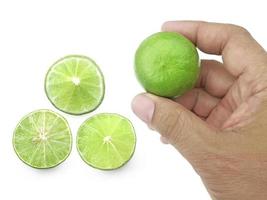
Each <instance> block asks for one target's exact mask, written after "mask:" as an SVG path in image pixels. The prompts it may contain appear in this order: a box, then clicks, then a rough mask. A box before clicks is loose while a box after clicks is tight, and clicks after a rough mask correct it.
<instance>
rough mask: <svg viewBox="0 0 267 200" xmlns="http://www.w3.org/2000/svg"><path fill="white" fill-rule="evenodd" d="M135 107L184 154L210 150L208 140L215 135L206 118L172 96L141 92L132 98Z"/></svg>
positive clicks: (141, 116) (145, 120)
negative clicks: (199, 116)
mask: <svg viewBox="0 0 267 200" xmlns="http://www.w3.org/2000/svg"><path fill="white" fill-rule="evenodd" d="M132 109H133V112H134V113H135V114H136V115H137V116H138V117H139V118H140V119H141V120H143V121H144V122H145V123H146V124H147V125H148V126H149V127H151V128H153V129H155V130H156V131H158V132H159V133H160V134H161V135H162V136H163V137H164V138H166V139H167V140H168V142H169V143H171V144H172V145H173V146H175V147H176V148H177V149H178V150H179V151H180V152H181V153H182V154H184V156H185V157H186V154H187V153H189V154H193V153H194V152H196V153H200V152H203V151H205V150H207V148H208V147H207V144H208V140H210V139H212V138H211V137H212V135H214V134H211V129H210V128H209V127H208V126H207V124H206V123H205V122H204V121H202V120H201V119H200V118H198V117H197V116H196V115H195V114H193V113H192V112H191V111H189V110H187V109H186V108H184V107H183V106H181V105H180V104H178V103H176V102H174V101H172V100H170V99H166V98H162V97H158V96H155V95H152V94H140V95H137V96H136V97H135V98H134V99H133V102H132Z"/></svg>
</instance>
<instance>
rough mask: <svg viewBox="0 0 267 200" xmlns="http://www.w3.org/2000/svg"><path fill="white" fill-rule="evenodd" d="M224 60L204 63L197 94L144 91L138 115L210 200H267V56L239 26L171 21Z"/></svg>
mask: <svg viewBox="0 0 267 200" xmlns="http://www.w3.org/2000/svg"><path fill="white" fill-rule="evenodd" d="M163 31H173V32H179V33H181V34H183V35H184V36H185V37H187V38H188V39H190V40H191V41H192V42H193V43H194V44H195V45H196V46H197V47H198V48H199V49H200V50H201V51H203V52H205V53H208V54H215V55H222V59H223V63H221V62H218V61H215V60H202V61H201V72H200V77H199V80H198V82H197V84H196V86H195V88H194V89H192V90H191V91H189V92H187V93H186V94H184V95H183V96H180V97H178V98H176V99H173V100H170V99H166V98H162V97H157V96H154V95H151V94H140V95H138V96H136V97H135V98H134V100H133V102H132V108H133V111H134V112H135V114H136V115H137V116H138V117H139V118H141V119H142V120H143V121H144V122H145V123H147V124H148V125H149V126H150V127H151V128H153V129H155V130H157V131H158V132H159V133H160V134H161V135H162V138H163V141H164V142H166V141H167V142H168V143H170V144H172V145H173V146H174V147H175V148H176V149H177V150H178V151H179V152H180V153H181V154H182V155H183V156H184V157H185V158H186V159H187V160H188V161H189V162H190V163H191V165H192V166H193V168H194V169H195V170H196V172H197V173H198V174H199V175H200V177H201V178H202V180H203V182H204V184H205V186H206V188H207V190H208V192H209V193H210V195H211V197H212V199H216V200H239V199H240V200H241V199H242V200H246V199H247V200H251V199H255V200H264V199H265V200H266V199H267V54H266V52H265V50H264V49H263V48H262V47H261V46H260V45H259V44H258V43H257V42H256V41H255V40H254V39H253V38H252V36H251V35H250V34H249V33H248V31H247V30H245V29H244V28H242V27H239V26H235V25H229V24H217V23H207V22H195V21H178V22H167V23H165V24H164V25H163Z"/></svg>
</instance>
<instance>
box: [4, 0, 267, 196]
mask: <svg viewBox="0 0 267 200" xmlns="http://www.w3.org/2000/svg"><path fill="white" fill-rule="evenodd" d="M249 2H250V3H247V2H245V1H229V2H228V1H214V0H210V1H208V0H202V1H192V0H183V1H179V0H176V1H171V0H162V1H156V0H153V1H145V0H142V1H139V0H132V1H127V0H107V1H104V0H84V1H82V0H72V1H70V0H62V1H57V0H44V1H38V0H32V1H31V0H17V1H15V0H0V92H1V94H0V96H1V98H0V199H2V200H3V199H27V200H33V199H38V200H43V199H44V200H47V199H56V198H57V199H116V200H122V199H128V200H132V199H134V200H136V199H167V200H171V199H198V200H205V199H209V195H208V193H207V192H206V190H205V188H204V186H203V185H202V182H201V180H200V178H199V177H198V175H196V174H195V172H194V170H193V169H192V168H191V167H190V165H189V164H188V163H187V161H185V160H184V159H183V158H182V156H181V155H180V154H179V153H178V152H177V151H176V150H175V149H174V148H172V147H171V146H169V145H162V144H161V143H160V141H159V135H158V134H157V133H155V132H152V131H150V130H149V129H148V128H147V127H146V126H145V125H144V124H143V123H141V121H139V120H138V119H137V118H136V117H135V116H134V114H133V113H132V111H131V109H130V102H131V99H132V97H133V96H134V95H135V94H137V93H139V92H142V91H143V89H142V88H141V87H140V85H139V84H138V82H137V81H136V79H135V75H134V71H133V56H134V53H135V49H136V48H137V46H138V44H139V43H140V42H141V40H143V39H144V38H145V37H147V36H148V35H150V34H152V33H154V32H157V31H159V30H160V27H161V24H162V23H163V22H164V21H166V20H175V19H177V20H181V19H198V20H208V21H217V22H228V23H236V24H239V25H242V26H244V27H246V28H247V29H249V31H250V32H251V33H252V34H253V35H254V36H255V38H256V39H257V40H258V41H259V42H260V43H261V44H262V45H263V46H265V47H267V37H266V36H267V29H266V19H267V13H266V6H264V4H263V3H264V1H258V2H257V1H255V0H254V1H249ZM68 54H84V55H87V56H89V57H91V58H93V59H94V60H95V61H96V62H97V63H98V65H99V66H100V67H101V69H102V71H103V74H104V76H105V81H106V95H105V99H104V101H103V103H102V105H101V106H100V107H99V108H98V109H97V110H96V111H94V112H93V113H91V114H88V115H85V116H81V117H73V116H70V115H67V114H64V113H61V112H60V113H61V114H62V115H63V116H65V117H66V118H67V119H68V121H69V123H70V126H71V128H72V132H73V138H74V140H75V136H76V130H77V128H78V127H79V125H80V124H81V123H82V122H83V121H84V120H85V119H86V118H88V117H89V116H91V115H93V114H96V113H99V112H116V113H120V114H122V115H124V116H126V117H128V118H129V119H130V120H132V122H133V124H134V126H135V128H136V132H137V139H138V141H137V148H136V152H135V155H134V157H133V158H132V160H131V161H130V162H129V163H128V164H127V165H126V166H124V167H123V168H121V169H119V170H117V171H108V172H103V171H99V170H96V169H93V168H91V167H89V166H87V165H86V164H85V163H84V162H83V161H82V160H81V159H80V157H79V155H78V153H77V151H76V147H75V145H73V149H72V153H71V155H70V157H69V158H68V159H67V160H66V161H65V162H64V163H62V164H61V165H60V166H58V167H56V168H54V169H49V170H36V169H32V168H30V167H28V166H26V165H25V164H24V163H22V162H21V161H20V160H19V159H18V158H17V156H16V154H15V153H14V151H13V148H12V142H11V141H12V132H13V129H14V127H15V126H16V123H17V122H18V121H19V120H20V118H21V117H23V115H25V114H27V113H28V112H31V111H33V110H35V109H39V108H49V109H52V110H56V109H55V108H54V107H53V106H52V105H51V104H50V103H49V101H48V100H47V98H46V96H45V93H44V89H43V82H44V76H45V73H46V71H47V70H48V68H49V66H50V65H51V64H52V63H53V62H54V61H56V60H57V59H58V58H61V57H62V56H65V55H68ZM201 56H202V58H204V57H205V58H206V57H207V55H204V54H201Z"/></svg>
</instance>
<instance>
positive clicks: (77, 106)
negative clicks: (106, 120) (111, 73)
mask: <svg viewBox="0 0 267 200" xmlns="http://www.w3.org/2000/svg"><path fill="white" fill-rule="evenodd" d="M65 63H68V64H67V65H66V64H65ZM77 63H79V64H77ZM77 66H78V67H77ZM73 78H78V79H77V80H76V81H78V82H77V83H78V84H77V85H76V84H74V83H75V82H73ZM74 80H75V79H74ZM45 93H46V96H47V97H48V99H49V101H50V102H51V103H52V104H53V105H54V106H55V107H56V108H57V109H58V110H60V111H62V112H65V113H67V114H71V115H83V114H87V113H90V112H92V111H94V110H95V109H97V108H98V107H99V106H100V104H101V103H102V101H103V99H104V95H105V82H104V76H103V73H102V71H101V70H100V68H99V67H98V65H97V64H96V63H95V62H94V61H93V60H92V59H91V58H89V57H86V56H82V55H68V56H65V57H63V58H61V59H59V60H58V61H56V62H55V63H54V64H53V65H52V66H51V67H50V69H49V70H48V72H47V74H46V77H45Z"/></svg>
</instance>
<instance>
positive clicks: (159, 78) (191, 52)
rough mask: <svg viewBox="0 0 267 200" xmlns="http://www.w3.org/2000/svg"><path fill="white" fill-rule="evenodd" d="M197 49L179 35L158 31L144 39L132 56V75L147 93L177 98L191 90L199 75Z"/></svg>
mask: <svg viewBox="0 0 267 200" xmlns="http://www.w3.org/2000/svg"><path fill="white" fill-rule="evenodd" d="M199 69H200V68H199V56H198V52H197V49H196V48H195V46H194V44H192V43H191V42H190V41H189V40H188V39H187V38H185V37H184V36H182V35H181V34H178V33H172V32H159V33H156V34H153V35H151V36H150V37H148V38H147V39H145V40H144V41H143V42H142V43H141V45H140V46H139V48H138V49H137V51H136V54H135V73H136V76H137V79H138V80H139V82H140V83H141V84H142V85H143V87H144V88H145V89H146V91H147V92H150V93H152V94H155V95H159V96H163V97H176V96H180V95H182V94H184V93H185V92H186V91H188V90H190V89H192V88H193V87H194V85H195V83H196V81H197V79H198V75H199V71H200V70H199Z"/></svg>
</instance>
